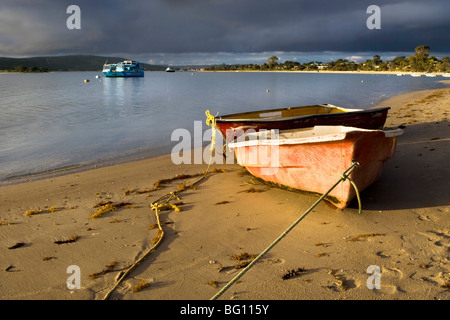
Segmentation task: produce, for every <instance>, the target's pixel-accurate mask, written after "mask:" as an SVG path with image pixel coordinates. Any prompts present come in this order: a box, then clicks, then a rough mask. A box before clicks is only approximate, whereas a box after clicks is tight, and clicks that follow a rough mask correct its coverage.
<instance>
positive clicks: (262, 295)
mask: <svg viewBox="0 0 450 320" xmlns="http://www.w3.org/2000/svg"><path fill="white" fill-rule="evenodd" d="M379 106H390V107H391V108H392V109H391V110H390V111H389V114H388V120H387V122H386V127H390V128H397V127H399V126H400V127H402V128H404V134H403V135H401V136H400V137H399V139H398V146H397V151H396V154H395V156H394V157H393V158H392V159H390V160H389V161H388V163H387V166H386V168H385V171H384V172H383V175H382V177H381V178H380V179H379V180H378V181H377V182H376V183H375V184H373V185H372V186H371V187H369V188H368V189H366V190H364V191H363V192H362V193H361V197H362V209H363V212H362V214H358V208H357V203H356V202H354V203H353V204H352V205H351V206H350V207H349V208H346V209H344V210H339V209H336V208H334V207H332V206H331V205H329V204H327V203H326V202H321V203H320V204H319V205H318V206H317V207H316V208H315V209H314V210H313V212H312V213H311V214H309V215H308V216H307V217H306V218H305V219H304V220H303V221H302V222H301V223H300V224H299V225H298V226H297V227H296V228H295V229H294V230H292V231H291V232H290V233H289V234H288V235H287V236H286V237H285V238H284V239H283V240H282V241H281V242H280V243H278V244H277V245H276V246H275V247H274V248H273V249H272V250H271V251H270V252H269V253H268V254H267V255H266V256H265V257H264V258H263V259H262V260H261V261H260V262H258V263H257V264H255V266H254V267H253V268H252V269H251V270H249V271H248V272H247V273H246V274H245V275H244V276H243V277H242V278H241V279H240V281H239V282H238V283H236V284H234V285H233V286H232V287H231V288H230V289H229V290H228V291H226V292H225V293H224V294H223V295H222V296H221V298H220V299H221V300H230V299H233V300H280V299H285V300H360V299H364V300H365V299H376V300H395V299H400V300H409V299H419V300H436V299H439V300H448V299H450V291H449V290H450V251H449V246H450V216H449V214H450V197H449V195H448V190H449V189H450V179H449V178H450V162H449V154H450V122H449V112H450V108H449V106H450V89H449V88H447V89H439V90H428V91H419V92H410V93H405V94H402V95H399V96H395V97H392V98H390V99H388V100H386V101H384V102H382V103H381V105H379ZM206 168H207V164H206V163H205V164H201V165H175V164H173V163H172V161H171V157H170V155H162V156H159V157H156V158H151V159H146V160H141V161H136V162H130V163H124V164H120V165H115V166H110V167H103V168H97V169H93V170H89V171H82V172H75V173H70V174H66V175H60V176H53V177H47V178H45V179H36V180H35V181H29V182H21V183H16V184H13V185H8V186H3V187H0V246H1V248H0V251H1V258H0V299H2V300H9V299H18V300H22V299H32V300H35V299H45V300H53V299H55V300H56V299H73V300H84V299H95V300H99V299H103V298H104V297H105V295H106V294H107V293H108V292H110V290H111V289H112V288H113V286H114V284H115V282H116V280H117V279H118V278H119V277H120V276H121V273H122V272H123V271H124V270H126V269H127V268H128V267H129V266H131V265H132V264H133V263H134V262H135V261H136V260H137V259H139V258H140V257H142V256H143V254H145V253H147V250H148V249H149V248H151V247H152V245H153V242H154V239H156V238H157V237H158V235H159V234H158V228H155V225H156V223H157V220H156V216H155V213H154V211H152V210H151V209H150V204H151V203H152V202H153V201H155V199H157V198H158V197H159V196H161V195H163V194H167V193H168V192H170V191H173V190H179V189H178V188H179V186H180V185H181V184H183V183H186V181H189V182H193V181H195V180H196V179H198V178H199V177H200V176H195V174H197V173H201V172H202V171H204V170H206ZM212 168H216V169H224V170H225V171H224V172H222V171H217V172H212V173H210V174H208V175H207V176H206V177H205V178H204V179H203V180H202V181H201V182H199V183H198V184H197V185H196V186H195V188H188V189H187V190H184V191H182V192H179V193H178V197H179V200H178V199H176V201H173V202H172V203H176V207H174V208H170V209H169V210H165V211H161V212H160V220H161V225H162V228H163V230H164V236H163V237H162V240H161V243H160V244H159V246H158V247H157V248H156V249H155V250H154V251H152V252H151V253H149V254H148V256H146V258H145V259H144V260H143V261H142V262H141V263H140V264H139V265H138V266H137V267H136V268H135V269H134V270H133V271H132V272H131V273H130V274H129V275H128V276H127V277H126V278H125V279H123V281H122V282H121V283H120V284H119V285H118V286H117V288H115V289H114V290H113V291H112V292H110V296H109V297H108V298H109V299H124V300H208V299H210V298H211V297H213V296H214V295H215V294H216V293H217V292H218V291H219V290H220V289H221V288H223V286H224V285H226V284H227V283H228V282H229V281H230V280H231V279H232V278H233V277H234V276H236V275H237V274H238V273H239V272H240V270H241V269H240V267H242V263H244V262H245V261H248V259H251V258H252V257H254V256H255V255H257V254H259V253H260V252H261V251H262V250H264V249H265V248H266V247H267V246H268V245H269V244H271V243H272V242H273V241H274V240H275V239H276V238H277V237H278V236H279V235H280V234H281V233H282V232H283V231H284V230H285V229H286V228H287V227H289V225H291V223H292V222H294V221H295V220H296V219H297V218H298V217H299V216H300V215H301V214H302V213H303V212H304V211H306V210H307V209H308V208H309V207H310V206H311V205H312V204H313V203H314V202H315V200H316V199H317V198H316V197H314V196H308V195H302V194H298V193H295V192H290V191H286V190H281V189H277V188H272V187H269V186H266V185H265V184H263V183H261V182H259V181H257V180H255V179H253V177H252V176H250V175H248V174H246V172H245V170H244V169H242V168H241V167H240V166H238V165H225V164H224V165H213V166H212ZM177 175H185V176H184V179H176V180H173V181H169V182H166V183H161V184H160V188H155V185H154V184H155V182H156V181H158V180H161V179H167V178H172V177H175V176H177ZM188 175H191V176H190V177H189V176H188ZM189 182H187V183H189ZM106 203H109V205H110V207H112V208H113V211H109V212H106V213H104V214H103V215H101V216H100V217H98V218H95V219H94V218H92V215H93V214H94V213H96V212H97V211H98V210H99V209H101V207H102V205H103V207H105V206H104V204H106ZM175 209H178V210H175ZM69 266H78V267H79V271H80V274H81V276H80V279H79V280H80V281H79V284H80V288H79V289H78V288H68V285H67V280H68V278H69V277H70V276H71V275H72V274H76V272H75V273H73V271H70V270H69V272H68V267H69ZM370 266H377V267H379V269H380V271H381V273H380V274H379V276H380V277H379V279H380V288H379V289H372V290H371V289H369V288H368V287H367V279H368V278H369V277H370V276H371V275H372V274H371V273H367V269H368V267H370ZM73 284H76V281H74V282H73Z"/></svg>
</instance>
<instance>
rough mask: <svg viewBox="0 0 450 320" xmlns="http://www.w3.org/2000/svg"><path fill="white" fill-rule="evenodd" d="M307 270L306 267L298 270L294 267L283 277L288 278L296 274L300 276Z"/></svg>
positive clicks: (282, 277)
mask: <svg viewBox="0 0 450 320" xmlns="http://www.w3.org/2000/svg"><path fill="white" fill-rule="evenodd" d="M305 271H306V269H304V268H297V270H294V269H292V270H289V271H288V272H286V273H285V274H283V275H282V276H281V279H283V280H287V279H290V278H294V277H296V276H299V275H300V274H301V273H302V272H305Z"/></svg>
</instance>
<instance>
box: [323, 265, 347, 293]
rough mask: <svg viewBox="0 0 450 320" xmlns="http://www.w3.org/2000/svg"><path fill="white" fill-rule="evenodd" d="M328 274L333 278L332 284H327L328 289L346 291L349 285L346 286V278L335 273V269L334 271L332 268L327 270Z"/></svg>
mask: <svg viewBox="0 0 450 320" xmlns="http://www.w3.org/2000/svg"><path fill="white" fill-rule="evenodd" d="M328 274H329V275H331V276H333V277H334V279H335V282H334V285H332V286H328V288H329V289H337V290H338V291H339V290H340V291H347V289H348V288H349V286H348V283H347V280H346V279H345V278H344V277H342V276H340V275H338V274H336V271H334V270H332V269H330V270H328Z"/></svg>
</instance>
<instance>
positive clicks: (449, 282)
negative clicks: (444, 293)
mask: <svg viewBox="0 0 450 320" xmlns="http://www.w3.org/2000/svg"><path fill="white" fill-rule="evenodd" d="M441 288H444V289H450V281H447V282H446V283H444V284H443V285H441Z"/></svg>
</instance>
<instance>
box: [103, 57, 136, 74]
mask: <svg viewBox="0 0 450 320" xmlns="http://www.w3.org/2000/svg"><path fill="white" fill-rule="evenodd" d="M103 74H104V75H105V76H106V77H143V76H144V64H142V63H139V62H137V61H132V60H125V61H123V62H119V63H111V64H106V63H105V64H104V65H103Z"/></svg>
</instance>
